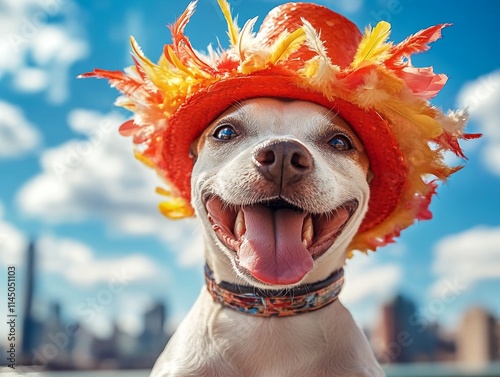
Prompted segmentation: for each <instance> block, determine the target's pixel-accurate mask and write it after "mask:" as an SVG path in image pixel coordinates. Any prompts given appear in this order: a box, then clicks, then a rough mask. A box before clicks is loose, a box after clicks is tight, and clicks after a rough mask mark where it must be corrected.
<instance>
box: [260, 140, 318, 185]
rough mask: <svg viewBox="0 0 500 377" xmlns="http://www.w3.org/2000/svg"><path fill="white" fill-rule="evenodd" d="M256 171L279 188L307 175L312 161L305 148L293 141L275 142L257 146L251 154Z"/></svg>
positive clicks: (312, 163) (310, 169) (311, 166)
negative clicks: (278, 185)
mask: <svg viewBox="0 0 500 377" xmlns="http://www.w3.org/2000/svg"><path fill="white" fill-rule="evenodd" d="M253 157H254V163H255V165H256V166H257V170H258V171H259V172H260V173H261V174H262V175H263V176H264V177H265V178H267V179H268V180H271V181H273V182H275V183H277V184H280V185H281V186H284V185H286V184H290V183H294V182H297V181H299V180H300V179H302V178H304V176H306V175H308V174H309V173H310V172H311V171H312V168H313V165H314V161H313V157H312V155H311V153H310V152H309V151H308V150H307V148H306V147H305V146H304V145H302V144H300V143H299V142H297V141H294V140H276V141H272V142H265V143H263V144H261V145H259V146H258V147H257V148H256V149H255V151H254V154H253Z"/></svg>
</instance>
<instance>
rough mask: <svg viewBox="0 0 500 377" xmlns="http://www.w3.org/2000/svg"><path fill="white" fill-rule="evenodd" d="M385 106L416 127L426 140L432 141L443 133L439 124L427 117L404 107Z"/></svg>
mask: <svg viewBox="0 0 500 377" xmlns="http://www.w3.org/2000/svg"><path fill="white" fill-rule="evenodd" d="M385 106H386V107H387V108H388V109H390V110H392V111H393V112H394V113H396V114H397V115H399V116H400V117H402V118H404V119H406V120H407V121H408V122H409V123H412V124H414V125H416V126H417V127H418V128H419V129H420V131H421V132H422V134H423V136H424V137H426V138H429V139H434V138H436V137H438V136H439V135H441V134H442V133H443V128H442V127H441V125H440V124H439V122H438V121H437V120H435V119H434V118H431V117H430V116H428V115H425V114H419V113H416V112H410V111H408V109H407V108H406V107H405V106H398V105H396V104H395V103H386V104H385Z"/></svg>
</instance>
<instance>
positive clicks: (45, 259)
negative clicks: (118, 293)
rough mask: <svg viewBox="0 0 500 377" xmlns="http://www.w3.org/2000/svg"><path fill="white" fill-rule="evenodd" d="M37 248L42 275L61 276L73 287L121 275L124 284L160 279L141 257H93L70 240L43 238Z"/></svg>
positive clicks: (148, 262)
mask: <svg viewBox="0 0 500 377" xmlns="http://www.w3.org/2000/svg"><path fill="white" fill-rule="evenodd" d="M37 249H38V250H39V253H40V257H39V260H40V267H41V269H42V271H43V272H45V273H50V274H58V275H61V276H63V277H64V278H65V279H67V280H68V281H69V282H71V283H72V284H75V285H77V286H87V287H88V286H92V285H95V284H98V283H102V282H104V283H107V282H110V281H113V280H116V279H117V276H125V277H126V280H127V284H128V283H132V282H136V281H141V280H146V279H155V278H158V277H159V276H160V270H159V269H158V267H157V266H156V265H155V263H154V262H153V261H152V260H150V259H149V258H147V257H145V256H143V255H140V254H133V255H127V256H121V257H116V258H107V259H103V258H97V257H96V255H95V253H94V251H93V250H92V249H91V248H89V247H88V246H87V245H85V244H83V243H81V242H79V241H76V240H72V239H64V238H55V237H52V236H44V237H42V238H41V239H40V240H39V241H38V243H37Z"/></svg>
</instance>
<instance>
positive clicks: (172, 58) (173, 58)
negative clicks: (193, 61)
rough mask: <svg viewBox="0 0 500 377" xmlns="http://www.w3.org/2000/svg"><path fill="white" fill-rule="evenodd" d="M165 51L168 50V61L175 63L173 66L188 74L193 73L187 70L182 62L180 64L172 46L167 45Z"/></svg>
mask: <svg viewBox="0 0 500 377" xmlns="http://www.w3.org/2000/svg"><path fill="white" fill-rule="evenodd" d="M167 52H168V57H169V58H170V61H171V62H172V64H173V65H175V67H177V69H179V70H180V71H182V72H184V73H186V74H187V75H189V76H192V75H193V74H192V73H191V72H190V71H189V69H188V68H187V67H186V66H185V65H184V64H182V62H181V61H180V59H179V58H178V57H177V55H175V52H174V50H172V47H170V45H168V46H167Z"/></svg>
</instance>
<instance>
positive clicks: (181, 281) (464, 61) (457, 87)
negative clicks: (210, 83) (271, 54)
mask: <svg viewBox="0 0 500 377" xmlns="http://www.w3.org/2000/svg"><path fill="white" fill-rule="evenodd" d="M278 3H280V2H279V1H272V0H252V1H242V0H238V1H233V2H232V8H233V13H234V14H239V19H240V24H243V22H244V20H246V19H248V18H251V17H254V16H257V15H258V16H259V17H260V20H262V18H263V17H264V16H265V14H266V13H267V12H268V11H269V10H270V9H271V8H272V7H273V6H274V5H276V4H278ZM318 3H321V4H324V5H327V6H329V7H331V8H332V9H334V10H336V11H338V12H339V13H342V14H344V15H346V16H347V17H348V18H350V19H352V20H353V21H354V22H355V23H356V24H357V25H358V26H359V27H360V28H361V29H362V28H364V26H365V25H368V24H375V23H376V22H377V21H379V20H381V19H384V20H387V21H389V22H390V23H391V24H392V28H393V32H392V36H391V39H392V40H393V41H396V42H398V41H401V40H402V39H404V38H405V37H406V36H408V35H409V34H411V33H414V32H417V31H418V30H420V29H421V28H424V27H427V26H431V25H434V24H437V23H443V22H451V23H453V24H454V25H453V26H452V27H450V28H447V29H445V30H444V32H443V35H444V37H443V39H442V40H439V41H437V42H436V43H434V44H433V48H432V49H431V51H429V52H427V53H425V54H422V55H419V56H416V57H415V58H414V59H413V63H414V65H415V66H428V65H433V66H434V70H435V71H436V72H438V73H446V74H447V75H448V76H449V81H448V83H447V85H446V86H445V88H444V89H443V91H442V92H441V93H440V94H439V95H438V96H437V97H436V98H435V100H434V101H433V102H434V104H436V105H437V106H440V107H442V108H443V109H448V108H452V109H455V108H457V107H464V106H468V107H469V111H470V113H471V121H470V123H469V128H468V130H469V131H470V132H481V133H483V134H484V137H483V138H482V139H481V140H477V141H470V142H468V143H466V145H465V150H466V154H467V155H468V157H469V159H470V160H469V161H468V162H467V166H466V167H465V168H464V169H463V170H462V171H460V172H459V173H457V174H455V175H454V176H452V177H451V179H450V181H449V183H448V184H446V185H444V186H442V187H440V188H439V195H438V196H437V197H436V198H435V199H434V201H433V203H432V207H431V208H432V211H433V213H434V219H433V220H432V221H427V222H422V223H418V224H416V225H415V226H414V227H412V228H410V229H408V230H406V231H405V232H404V233H403V235H402V236H401V237H400V239H399V240H398V242H397V243H396V244H395V245H391V246H389V247H386V248H383V249H381V250H379V251H378V252H377V253H376V254H370V255H369V256H368V257H366V256H364V255H361V254H359V255H356V256H355V258H353V259H352V260H351V261H349V263H348V270H347V286H346V289H345V292H344V293H343V300H344V302H345V303H346V305H347V306H348V307H349V308H350V309H351V310H352V312H353V314H354V316H355V317H356V319H357V320H358V321H359V322H360V323H361V324H362V325H363V326H366V327H371V326H373V324H374V323H375V322H376V320H377V315H378V309H377V308H378V307H379V306H380V304H381V303H382V302H384V301H385V300H387V299H389V298H390V297H391V296H392V295H394V294H395V293H396V292H403V293H405V294H407V295H409V296H410V297H411V298H413V299H414V300H415V301H416V302H417V304H418V306H419V308H420V310H421V311H420V312H419V313H420V314H419V315H421V316H423V317H422V318H424V319H425V320H429V321H431V320H438V321H440V322H441V323H443V324H445V325H447V326H453V325H454V324H456V323H457V321H458V319H459V318H460V316H461V314H462V313H463V311H464V310H465V309H466V308H467V307H469V306H472V305H480V306H484V307H486V308H487V309H489V310H491V311H492V312H493V313H495V314H496V315H497V316H499V315H500V302H499V300H498V291H499V288H500V216H499V213H500V201H499V200H498V195H499V192H500V190H499V188H500V126H499V124H500V106H499V105H500V67H499V64H498V61H499V60H500V56H499V55H500V52H499V51H498V45H499V44H500V37H499V34H498V30H497V17H498V14H499V11H500V3H498V2H495V1H493V0H490V1H484V2H481V3H477V2H470V1H454V2H451V1H440V2H435V1H430V0H424V1H412V0H399V1H397V0H395V1H389V2H387V1H377V0H356V1H349V2H347V1H346V2H340V1H335V0H323V1H318ZM144 4H147V6H145V5H144ZM186 5H187V1H175V2H174V1H166V0H164V1H150V2H147V3H145V2H139V1H132V0H126V1H121V2H117V1H115V2H113V1H110V0H99V1H98V0H93V1H83V0H80V1H70V0H50V1H45V2H40V1H38V0H22V1H21V0H16V1H3V2H2V3H0V37H1V39H0V55H1V57H2V58H1V59H0V250H1V251H0V267H1V269H2V270H1V271H6V268H5V266H6V265H11V264H17V265H18V266H19V269H18V270H19V277H20V279H21V278H22V273H23V268H22V257H23V252H24V249H25V247H26V243H27V241H28V240H29V239H30V238H32V237H36V238H37V240H38V248H39V252H40V258H39V266H40V273H39V276H38V280H37V288H36V295H37V300H38V305H37V310H38V311H39V314H40V315H41V316H43V315H44V307H45V305H47V304H48V303H49V302H52V301H59V302H61V303H62V304H63V314H64V316H65V318H67V319H78V320H80V321H83V322H84V323H85V324H87V325H88V326H89V327H90V328H92V329H93V331H94V332H95V333H97V334H101V335H105V334H107V333H108V332H109V331H110V323H111V321H112V320H116V321H118V323H119V324H120V325H121V326H123V327H125V328H126V329H128V331H131V332H138V331H140V329H141V320H140V318H141V315H142V313H143V312H144V311H146V309H147V308H148V307H149V305H151V303H152V302H153V301H154V300H165V301H168V304H169V308H170V310H169V312H170V314H171V319H172V320H171V324H172V325H174V324H175V323H177V321H178V320H179V319H180V318H182V317H183V315H184V314H185V313H186V311H187V310H188V309H189V307H190V306H191V304H192V303H193V301H194V300H195V298H196V296H197V295H198V293H199V290H200V288H201V285H202V269H201V266H202V259H201V247H202V246H201V245H202V243H201V239H200V237H199V232H197V231H196V230H197V226H198V225H197V223H196V221H182V222H171V221H168V220H166V219H164V218H162V217H161V216H160V215H159V214H158V213H157V209H156V206H157V203H158V201H159V200H160V198H159V197H157V196H156V194H155V193H154V188H155V187H156V186H157V185H158V184H159V183H160V182H159V181H158V179H157V178H156V177H155V175H154V173H153V172H152V171H148V170H147V169H145V168H143V166H141V165H140V164H139V163H138V162H136V161H135V160H134V159H133V157H132V147H131V141H130V140H128V139H125V138H122V137H121V136H119V135H118V133H117V127H118V126H119V125H120V123H121V122H123V121H124V120H125V119H127V117H129V116H130V114H128V113H127V112H126V111H124V110H121V109H118V108H115V107H114V106H113V102H114V99H115V98H116V96H117V93H116V92H115V91H114V90H113V89H110V88H109V87H108V86H107V84H106V82H104V81H102V80H101V81H98V80H77V79H76V76H77V75H78V74H79V73H82V72H87V71H90V70H92V69H93V68H94V67H100V68H106V69H112V70H115V69H116V70H118V69H122V68H124V67H126V66H128V65H130V64H131V59H130V46H129V42H128V37H129V35H131V34H132V35H134V36H135V37H136V39H137V40H138V42H139V44H140V45H141V46H142V48H143V50H144V51H145V53H146V54H147V55H148V56H149V57H151V58H153V57H155V56H159V55H160V53H161V51H162V47H163V44H165V43H168V42H169V38H170V36H169V31H168V29H167V28H166V27H165V25H167V24H171V23H172V22H173V21H174V20H175V18H176V17H177V16H178V15H180V14H181V12H182V11H183V9H184V7H185V6H186ZM187 33H188V35H189V36H190V39H191V41H192V42H193V44H194V46H195V47H196V48H197V49H199V50H203V49H205V48H206V46H207V45H208V44H209V43H213V44H216V43H217V37H219V39H220V40H221V43H222V44H223V45H225V44H226V40H227V38H226V35H225V24H224V21H223V19H222V16H221V14H220V12H219V11H218V9H217V6H216V0H200V1H199V4H198V10H197V13H196V14H195V16H194V17H193V19H192V22H191V24H190V25H189V26H188V28H187ZM450 159H451V160H453V159H452V158H451V157H450ZM453 161H454V163H457V164H460V163H462V162H461V161H458V160H453ZM0 276H4V272H2V273H0ZM5 280H6V278H5V279H4V278H1V281H0V290H2V291H3V289H4V288H5ZM120 284H121V285H120ZM116 286H119V287H121V289H119V290H116V289H115V290H114V291H113V292H112V295H111V296H110V297H111V298H110V299H109V297H108V295H107V292H110V291H111V290H112V289H111V287H116ZM20 289H21V288H20ZM450 292H451V293H450ZM105 298H106V299H105ZM92 299H97V301H98V302H100V305H99V306H98V307H91V306H90V304H89V303H90V302H91V300H92ZM89 300H90V301H89ZM2 310H4V308H2ZM89 310H92V311H93V314H95V315H93V316H89V315H88V313H89ZM86 314H87V315H86Z"/></svg>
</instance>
